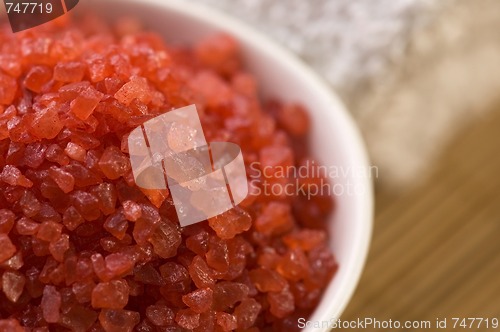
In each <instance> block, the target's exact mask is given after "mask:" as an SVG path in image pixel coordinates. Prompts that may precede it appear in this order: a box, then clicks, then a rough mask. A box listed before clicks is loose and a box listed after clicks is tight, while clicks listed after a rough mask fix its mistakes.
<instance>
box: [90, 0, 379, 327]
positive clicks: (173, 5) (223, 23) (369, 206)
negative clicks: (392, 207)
mask: <svg viewBox="0 0 500 332" xmlns="http://www.w3.org/2000/svg"><path fill="white" fill-rule="evenodd" d="M94 1H95V0H90V1H89V3H88V4H89V5H90V6H92V5H93V3H95V2H101V1H102V2H106V1H109V2H111V1H113V2H117V3H120V4H125V3H126V2H135V3H140V4H145V5H153V6H158V7H160V8H165V9H166V10H169V11H171V12H174V13H176V14H179V15H182V16H184V17H189V18H190V19H192V20H196V21H199V22H203V23H204V24H207V25H210V26H213V27H214V28H217V29H219V30H221V31H225V32H228V33H229V34H231V35H234V36H235V37H236V39H237V40H239V41H244V42H245V44H248V45H252V46H254V47H256V48H258V49H259V52H260V53H264V54H267V55H269V54H272V56H273V57H276V58H279V61H280V63H281V64H282V65H283V66H285V67H288V68H293V71H295V72H297V73H298V75H300V77H301V79H302V80H304V81H305V84H308V85H310V86H311V89H313V90H315V91H316V92H317V93H318V95H321V97H322V98H323V99H325V100H327V101H328V102H329V103H330V104H331V105H332V108H335V109H336V110H337V114H336V120H337V121H338V122H340V123H341V125H342V126H343V135H344V136H346V137H347V140H348V141H349V142H350V145H352V146H354V148H353V149H352V152H351V154H352V158H351V159H353V160H356V161H357V163H359V165H362V166H363V167H369V165H370V163H369V157H368V153H367V149H366V146H365V144H364V141H363V139H362V135H361V132H360V131H359V128H358V127H357V125H356V122H355V121H354V118H353V117H352V115H351V114H350V113H349V112H348V111H347V108H346V107H345V105H344V104H343V102H342V101H341V100H340V98H339V96H338V95H337V94H336V93H335V92H334V90H333V88H331V87H330V86H329V85H328V83H326V81H325V80H324V79H323V78H321V77H320V76H319V75H318V74H317V73H316V72H314V71H313V69H312V68H310V67H309V66H308V65H307V64H305V62H303V61H302V60H301V59H299V58H298V57H297V56H296V55H294V54H292V53H291V52H290V51H288V50H286V49H285V48H284V47H283V46H281V45H279V44H278V43H277V42H275V41H273V40H271V39H270V38H269V37H267V36H266V35H264V34H263V33H262V32H259V31H257V30H256V29H254V28H252V27H250V26H249V25H247V24H246V23H244V22H242V21H240V20H238V19H236V18H234V17H232V16H230V14H226V13H224V12H222V11H220V10H216V9H213V8H211V7H209V6H208V5H206V4H202V3H199V2H193V1H187V0H168V1H166V0H99V1H95V2H94ZM361 182H362V185H363V187H364V188H365V189H366V190H365V191H364V193H363V197H362V199H360V201H361V204H359V206H357V208H359V209H361V211H360V212H359V213H360V215H359V216H358V219H359V220H361V221H360V223H362V224H363V226H364V228H363V229H361V231H359V234H358V236H357V237H356V238H355V239H354V242H355V244H353V248H355V251H354V252H352V253H351V255H350V257H355V258H354V259H353V260H352V261H350V262H349V264H347V265H348V266H347V267H346V269H347V272H346V273H344V275H343V280H341V281H340V282H343V284H342V287H341V288H340V290H339V291H338V292H337V293H336V294H335V295H336V297H337V299H335V301H330V302H331V303H329V304H327V305H326V306H323V307H324V308H323V309H324V310H323V311H322V312H318V310H315V311H313V314H312V316H311V317H309V319H308V320H309V321H311V322H329V323H331V322H332V319H333V320H336V319H338V318H339V317H340V315H341V313H342V312H343V311H344V309H345V308H346V306H347V304H348V302H349V300H350V299H351V297H352V295H353V293H354V291H355V289H356V287H357V285H358V282H359V279H360V277H361V273H362V270H363V267H364V265H365V263H366V259H367V256H368V250H369V246H370V243H371V237H372V230H373V216H374V188H373V182H372V180H371V179H369V178H366V179H362V180H361ZM337 277H338V276H337V275H336V276H335V277H334V278H333V279H332V281H331V282H330V283H329V286H330V285H331V284H332V283H333V282H334V280H336V279H337ZM325 298H326V296H325V294H323V297H322V300H321V301H320V304H323V302H324V301H325ZM318 306H319V305H318ZM325 307H326V309H325ZM328 330H330V328H329V327H328V326H320V327H314V326H312V327H311V326H308V327H305V328H304V329H303V330H302V331H303V332H312V331H328Z"/></svg>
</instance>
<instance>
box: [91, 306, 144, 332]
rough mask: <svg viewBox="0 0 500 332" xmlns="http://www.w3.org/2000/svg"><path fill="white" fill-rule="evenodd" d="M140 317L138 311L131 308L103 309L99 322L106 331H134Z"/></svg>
mask: <svg viewBox="0 0 500 332" xmlns="http://www.w3.org/2000/svg"><path fill="white" fill-rule="evenodd" d="M140 319H141V318H140V315H139V313H138V312H135V311H129V310H113V309H103V310H102V311H101V313H100V314H99V322H100V323H101V326H102V328H103V329H104V331H106V332H132V331H133V329H134V327H135V326H136V325H137V324H139V322H140Z"/></svg>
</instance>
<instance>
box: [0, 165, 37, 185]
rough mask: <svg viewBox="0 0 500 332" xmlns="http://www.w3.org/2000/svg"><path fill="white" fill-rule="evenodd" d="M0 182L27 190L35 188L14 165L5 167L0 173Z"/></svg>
mask: <svg viewBox="0 0 500 332" xmlns="http://www.w3.org/2000/svg"><path fill="white" fill-rule="evenodd" d="M0 180H1V181H3V182H5V183H7V184H10V185H11V186H21V187H26V188H31V187H32V186H33V182H31V181H30V180H29V179H28V178H27V177H25V176H24V175H23V174H22V173H21V171H20V170H19V168H17V167H15V166H12V165H5V166H4V168H3V170H2V172H1V173H0Z"/></svg>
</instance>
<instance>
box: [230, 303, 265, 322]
mask: <svg viewBox="0 0 500 332" xmlns="http://www.w3.org/2000/svg"><path fill="white" fill-rule="evenodd" d="M261 309H262V305H261V304H260V303H259V302H257V301H256V300H255V299H253V298H249V299H245V300H243V301H241V303H240V304H239V305H238V306H237V307H236V308H235V309H234V316H235V317H236V320H237V322H238V328H240V329H248V328H250V327H252V325H253V324H254V323H255V320H256V319H257V316H258V315H259V313H260V311H261Z"/></svg>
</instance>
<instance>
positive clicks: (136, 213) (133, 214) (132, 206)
mask: <svg viewBox="0 0 500 332" xmlns="http://www.w3.org/2000/svg"><path fill="white" fill-rule="evenodd" d="M122 206H123V215H124V216H125V219H127V220H128V221H137V219H139V218H140V217H141V215H142V210H141V206H140V205H139V204H137V203H136V202H134V201H125V202H123V203H122Z"/></svg>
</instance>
